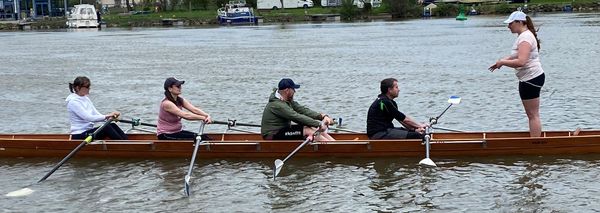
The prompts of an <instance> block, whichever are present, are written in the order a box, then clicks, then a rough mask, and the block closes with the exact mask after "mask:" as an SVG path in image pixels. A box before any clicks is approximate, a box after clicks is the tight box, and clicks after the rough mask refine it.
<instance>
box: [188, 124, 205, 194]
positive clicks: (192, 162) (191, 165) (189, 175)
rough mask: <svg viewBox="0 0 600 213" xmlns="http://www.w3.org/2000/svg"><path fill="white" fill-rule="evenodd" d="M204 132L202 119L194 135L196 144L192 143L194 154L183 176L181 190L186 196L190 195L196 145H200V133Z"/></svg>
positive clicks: (196, 150) (196, 151)
mask: <svg viewBox="0 0 600 213" xmlns="http://www.w3.org/2000/svg"><path fill="white" fill-rule="evenodd" d="M203 133H204V121H202V122H201V123H200V131H198V136H196V144H195V145H194V154H192V159H191V160H190V169H189V170H188V173H187V175H185V177H184V178H183V180H184V184H183V192H184V193H185V196H186V197H189V196H190V178H191V175H192V170H193V169H194V161H196V153H198V147H200V142H202V134H203Z"/></svg>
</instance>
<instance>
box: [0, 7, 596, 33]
mask: <svg viewBox="0 0 600 213" xmlns="http://www.w3.org/2000/svg"><path fill="white" fill-rule="evenodd" d="M210 1H212V2H210ZM148 2H149V1H148ZM171 2H175V3H176V4H177V5H175V6H172V5H165V6H162V7H161V6H156V7H154V6H153V7H151V4H150V3H146V4H145V5H136V6H135V7H133V8H132V10H134V11H136V12H129V13H127V12H126V8H110V10H111V11H110V13H108V14H104V15H102V20H103V21H104V22H106V23H107V26H108V27H153V26H162V20H163V19H176V20H179V21H182V24H183V25H184V26H210V25H218V22H217V20H216V10H217V8H218V7H217V5H223V4H224V3H225V2H226V0H179V1H177V0H172V1H171ZM248 3H249V4H251V5H253V7H254V8H256V0H250V1H248ZM314 4H315V5H316V6H315V7H312V8H308V9H306V10H305V9H303V8H297V9H279V10H259V11H256V10H255V14H256V15H257V16H260V17H261V18H262V22H263V23H286V22H304V21H309V20H310V19H309V16H310V15H316V14H339V15H340V17H341V20H343V21H354V20H368V19H372V18H382V17H385V18H387V19H409V18H420V17H421V16H422V13H423V6H424V5H421V4H418V3H417V2H416V0H383V3H382V5H381V7H378V8H369V7H368V6H367V7H365V8H362V9H359V8H357V7H356V6H354V5H352V0H343V4H342V6H340V7H321V6H320V4H321V2H320V0H315V1H314ZM436 5H437V8H435V9H434V10H433V11H432V15H433V16H437V17H453V16H456V15H457V14H458V13H459V8H460V7H461V5H462V6H463V8H465V12H467V11H468V10H469V9H470V8H471V7H473V8H474V9H475V10H477V12H479V14H510V13H511V12H512V11H515V10H516V9H517V8H519V7H523V6H524V3H509V2H494V3H476V4H463V3H460V4H457V3H436ZM566 5H570V6H571V7H572V8H573V11H574V12H592V11H599V10H600V0H532V1H529V2H528V3H527V9H528V10H529V11H530V12H532V11H533V12H560V11H562V9H563V7H564V6H566ZM467 8H468V9H467ZM154 10H157V11H160V12H154ZM65 22H66V19H65V18H64V17H50V18H48V17H46V18H44V19H41V20H36V21H33V22H30V25H31V28H32V29H60V28H65V27H66V25H65ZM18 29H19V25H18V24H17V23H14V22H13V23H0V30H4V31H6V30H18Z"/></svg>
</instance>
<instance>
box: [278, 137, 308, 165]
mask: <svg viewBox="0 0 600 213" xmlns="http://www.w3.org/2000/svg"><path fill="white" fill-rule="evenodd" d="M308 142H310V138H306V140H304V142H302V144H300V146H298V147H296V149H294V151H292V152H291V153H290V154H289V155H288V156H287V157H285V158H284V159H283V162H284V163H285V161H287V160H288V159H289V158H291V157H292V156H294V154H296V152H298V151H299V150H300V149H302V147H304V145H306V144H307V143H308Z"/></svg>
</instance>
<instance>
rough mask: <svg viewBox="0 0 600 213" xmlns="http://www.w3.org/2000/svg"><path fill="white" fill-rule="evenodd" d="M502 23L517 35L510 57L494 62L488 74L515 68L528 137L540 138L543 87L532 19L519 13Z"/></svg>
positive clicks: (542, 73)
mask: <svg viewBox="0 0 600 213" xmlns="http://www.w3.org/2000/svg"><path fill="white" fill-rule="evenodd" d="M504 23H506V24H508V29H510V32H512V33H516V34H518V36H517V40H516V41H515V43H514V45H513V47H512V51H511V54H510V55H509V56H506V57H505V58H502V59H500V60H498V61H496V63H495V64H493V65H492V66H490V67H489V70H490V71H492V72H493V71H494V70H496V69H500V68H501V67H502V66H508V67H512V68H514V69H515V74H516V75H517V78H518V79H519V95H520V96H521V101H522V102H523V107H524V108H525V113H527V117H528V118H529V135H530V136H531V137H539V136H541V134H542V122H541V121H540V91H541V89H542V86H544V81H545V75H544V70H543V69H542V64H541V63H540V58H539V49H540V43H539V39H538V38H537V34H536V30H535V28H534V26H533V22H532V21H531V18H529V16H527V15H526V14H525V13H523V12H521V11H515V12H513V13H512V14H510V16H509V17H508V19H506V21H504Z"/></svg>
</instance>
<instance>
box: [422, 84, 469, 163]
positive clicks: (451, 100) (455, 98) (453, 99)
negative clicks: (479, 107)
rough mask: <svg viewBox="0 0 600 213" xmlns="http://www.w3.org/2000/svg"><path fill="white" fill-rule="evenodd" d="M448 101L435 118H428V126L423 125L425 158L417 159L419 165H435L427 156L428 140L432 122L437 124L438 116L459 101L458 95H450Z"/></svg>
mask: <svg viewBox="0 0 600 213" xmlns="http://www.w3.org/2000/svg"><path fill="white" fill-rule="evenodd" d="M448 103H450V105H449V106H448V107H446V109H445V110H444V111H443V112H442V113H441V114H440V115H439V116H437V117H435V118H430V119H429V126H427V127H425V137H424V138H423V141H424V142H425V158H424V159H423V160H421V161H419V164H420V165H426V166H432V167H436V166H437V165H435V163H434V162H433V161H432V160H431V159H430V158H429V150H430V143H429V141H430V140H431V132H432V126H433V125H434V124H437V121H438V119H440V117H442V115H444V113H446V111H448V109H450V107H451V106H452V105H454V104H459V103H460V97H458V96H450V98H449V99H448Z"/></svg>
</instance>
